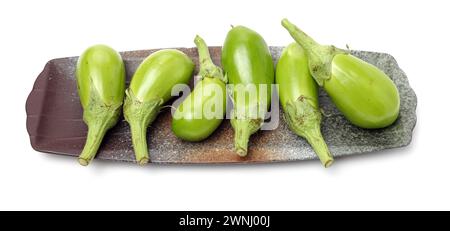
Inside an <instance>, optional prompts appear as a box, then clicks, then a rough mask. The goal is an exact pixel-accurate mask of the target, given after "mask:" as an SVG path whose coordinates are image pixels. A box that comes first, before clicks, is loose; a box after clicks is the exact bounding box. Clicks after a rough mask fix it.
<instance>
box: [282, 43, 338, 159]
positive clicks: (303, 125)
mask: <svg viewBox="0 0 450 231" xmlns="http://www.w3.org/2000/svg"><path fill="white" fill-rule="evenodd" d="M275 82H276V83H277V84H278V87H279V96H280V102H281V106H282V107H283V110H284V114H285V120H286V122H287V124H288V125H289V128H290V129H291V130H292V131H293V132H294V133H295V134H297V135H299V136H301V137H304V138H305V139H306V140H307V141H308V143H310V144H311V146H312V147H313V149H314V151H315V152H316V154H317V156H318V157H319V159H320V161H321V162H322V164H323V165H324V166H325V167H329V166H330V165H331V164H332V163H333V156H332V155H331V153H330V151H329V150H328V147H327V144H326V143H325V141H324V139H323V137H322V133H321V131H320V123H321V120H322V116H321V113H320V110H319V99H318V86H317V83H316V82H315V80H314V79H313V77H312V76H311V74H310V72H309V67H308V58H307V56H306V53H305V51H304V50H303V48H302V47H301V46H300V45H298V44H297V43H292V44H290V45H289V46H287V47H285V48H284V49H283V52H282V54H281V57H280V59H279V60H278V64H277V68H276V75H275Z"/></svg>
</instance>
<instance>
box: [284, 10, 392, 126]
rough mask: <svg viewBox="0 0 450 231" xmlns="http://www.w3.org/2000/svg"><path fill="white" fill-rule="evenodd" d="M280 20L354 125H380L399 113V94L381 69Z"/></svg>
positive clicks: (322, 84)
mask: <svg viewBox="0 0 450 231" xmlns="http://www.w3.org/2000/svg"><path fill="white" fill-rule="evenodd" d="M281 24H282V25H283V26H284V27H285V28H286V29H287V30H288V31H289V33H290V34H291V36H292V37H293V38H294V40H295V41H296V42H297V43H298V44H300V45H301V46H302V47H303V49H305V51H306V53H307V56H308V60H309V62H308V63H309V68H310V71H311V74H312V76H313V77H314V79H315V80H316V82H317V83H318V84H319V86H322V87H323V88H324V89H325V91H326V92H327V93H328V95H329V96H330V97H331V99H332V100H333V102H334V103H335V104H336V106H337V108H338V109H339V110H340V111H341V112H342V114H343V115H344V116H345V117H346V118H347V119H348V120H349V121H350V122H351V123H353V124H354V125H356V126H359V127H362V128H369V129H374V128H383V127H387V126H389V125H391V124H392V123H394V122H395V120H396V119H397V117H398V114H399V109H400V97H399V93H398V89H397V87H396V86H395V84H394V82H393V81H392V80H391V79H390V78H389V77H388V76H387V75H386V74H385V73H384V72H383V71H381V70H380V69H378V68H377V67H375V66H373V65H372V64H369V63H367V62H365V61H363V60H361V59H359V58H357V57H355V56H353V55H351V54H349V52H348V51H345V50H342V49H338V48H336V47H334V46H323V45H320V44H318V43H317V42H315V41H314V40H313V39H312V38H311V37H309V36H308V35H306V34H305V33H304V32H303V31H301V30H300V29H299V28H297V27H296V26H295V25H294V24H292V23H290V22H289V21H288V20H287V19H283V20H282V22H281Z"/></svg>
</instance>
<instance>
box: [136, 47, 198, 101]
mask: <svg viewBox="0 0 450 231" xmlns="http://www.w3.org/2000/svg"><path fill="white" fill-rule="evenodd" d="M194 68H195V64H194V62H192V60H191V59H190V58H189V57H188V56H187V55H186V54H184V53H183V52H181V51H179V50H175V49H164V50H159V51H156V52H155V53H153V54H151V55H149V56H148V57H147V58H146V59H145V60H144V61H142V63H141V64H140V65H139V67H138V68H137V70H136V72H135V73H134V75H133V78H132V80H131V83H130V87H129V89H130V90H131V91H132V92H133V94H134V95H135V96H136V98H137V99H138V100H139V101H141V102H147V101H150V100H154V99H162V100H163V102H167V101H168V100H169V99H170V98H172V96H171V92H172V87H173V86H175V85H176V84H187V83H188V82H189V80H190V78H191V75H192V72H193V71H194Z"/></svg>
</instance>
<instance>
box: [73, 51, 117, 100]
mask: <svg viewBox="0 0 450 231" xmlns="http://www.w3.org/2000/svg"><path fill="white" fill-rule="evenodd" d="M76 77H77V87H78V94H79V96H80V101H81V105H82V106H83V108H87V107H88V105H89V101H90V100H92V97H93V96H92V93H93V92H92V91H95V92H96V94H97V96H98V97H99V99H100V101H101V102H103V103H104V104H105V105H107V106H110V105H116V104H122V102H123V98H124V94H125V65H124V63H123V61H122V58H121V56H120V54H119V53H118V52H117V51H115V50H114V49H112V48H110V47H108V46H106V45H94V46H91V47H89V48H88V49H86V51H84V52H83V54H82V55H81V56H80V58H79V59H78V62H77V69H76Z"/></svg>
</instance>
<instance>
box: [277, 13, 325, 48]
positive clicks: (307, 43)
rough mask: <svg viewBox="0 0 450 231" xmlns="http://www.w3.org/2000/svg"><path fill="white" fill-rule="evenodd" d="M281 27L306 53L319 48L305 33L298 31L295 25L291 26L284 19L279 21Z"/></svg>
mask: <svg viewBox="0 0 450 231" xmlns="http://www.w3.org/2000/svg"><path fill="white" fill-rule="evenodd" d="M281 25H283V27H284V28H286V29H287V30H288V32H289V33H290V34H291V36H292V37H293V38H294V40H295V41H296V42H297V43H298V44H300V45H301V46H302V47H303V49H305V50H306V51H307V52H308V53H309V52H311V51H312V50H313V49H314V48H315V47H317V46H321V45H320V44H319V43H317V42H316V41H315V40H314V39H313V38H311V37H309V36H308V35H307V34H306V33H305V32H303V31H302V30H300V29H299V28H298V27H297V26H296V25H294V24H292V23H291V22H289V20H287V19H286V18H285V19H283V20H282V21H281Z"/></svg>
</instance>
